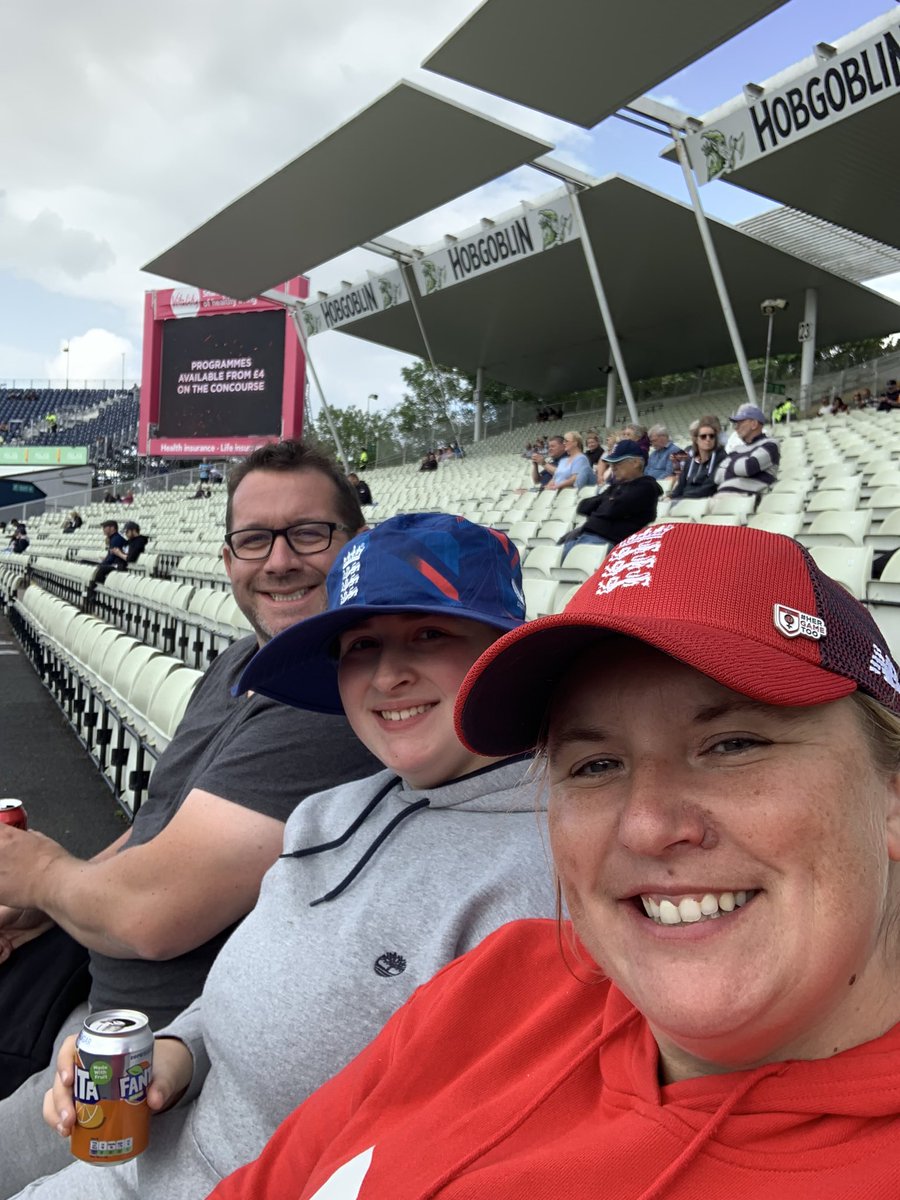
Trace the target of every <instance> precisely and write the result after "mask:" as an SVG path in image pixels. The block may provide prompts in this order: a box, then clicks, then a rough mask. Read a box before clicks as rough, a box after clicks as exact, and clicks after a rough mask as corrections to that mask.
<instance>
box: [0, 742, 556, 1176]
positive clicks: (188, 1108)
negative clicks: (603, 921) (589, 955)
mask: <svg viewBox="0 0 900 1200" xmlns="http://www.w3.org/2000/svg"><path fill="white" fill-rule="evenodd" d="M528 767H529V763H528V762H527V761H524V760H521V759H520V760H513V761H507V762H505V763H502V764H500V765H498V766H494V767H488V768H485V769H483V770H480V771H476V772H474V773H473V774H471V775H467V776H465V777H464V778H462V779H458V780H456V781H455V782H453V783H449V784H446V785H445V786H443V787H438V788H431V789H427V790H425V791H415V790H413V789H412V788H408V787H407V786H406V785H405V784H404V783H403V782H402V781H401V780H400V779H398V778H397V776H396V775H393V774H392V773H391V772H390V771H382V772H380V773H379V774H377V775H374V776H372V777H371V778H369V779H364V780H360V781H359V782H357V783H349V784H345V785H342V786H341V787H338V788H334V789H332V790H331V791H328V792H321V793H319V794H318V795H316V796H310V797H309V798H308V799H307V800H305V801H304V802H303V803H302V804H301V805H300V806H299V807H298V808H297V809H296V811H295V812H294V814H293V815H292V816H291V818H290V819H289V821H288V823H287V826H286V828H285V835H284V849H285V854H284V855H282V857H281V858H280V859H279V860H278V861H277V862H276V863H275V865H274V866H273V867H272V868H271V869H270V870H269V872H268V873H267V874H266V876H265V878H264V879H263V884H262V890H261V891H260V896H259V901H258V903H257V905H256V908H255V909H254V910H253V911H252V912H251V913H250V914H249V915H248V916H247V917H246V919H245V920H244V922H243V923H242V924H241V925H240V926H239V927H238V929H237V930H236V931H235V933H234V934H233V935H232V937H231V938H230V939H229V941H228V942H227V943H226V944H225V946H224V947H223V949H222V951H221V952H220V954H219V956H218V958H217V959H216V961H215V963H214V964H213V967H212V970H211V971H210V973H209V976H208V978H207V981H206V986H205V988H204V990H203V995H202V996H201V997H200V998H199V999H198V1000H197V1001H196V1002H195V1003H194V1004H193V1005H192V1006H191V1007H190V1008H189V1009H187V1010H185V1012H183V1013H182V1014H181V1015H180V1016H178V1017H177V1018H176V1019H175V1021H174V1022H173V1023H172V1024H171V1025H169V1026H168V1027H167V1028H166V1029H165V1030H162V1031H161V1032H160V1034H159V1035H158V1036H165V1037H178V1038H181V1039H182V1040H183V1041H185V1042H186V1043H187V1044H188V1046H189V1047H190V1049H191V1052H192V1053H193V1055H194V1061H195V1070H194V1078H193V1080H192V1082H191V1087H190V1089H189V1091H188V1093H187V1095H186V1096H185V1099H184V1100H183V1101H182V1103H181V1104H180V1105H179V1107H178V1108H176V1109H174V1110H172V1111H171V1112H169V1113H165V1114H163V1115H162V1116H160V1117H155V1118H154V1119H153V1122H152V1126H151V1140H150V1147H149V1149H148V1150H147V1151H146V1152H145V1153H144V1154H143V1155H142V1156H141V1157H140V1158H138V1159H136V1160H134V1161H133V1162H131V1163H126V1164H124V1165H122V1166H116V1167H106V1168H105V1169H104V1170H103V1171H98V1170H97V1169H96V1167H90V1166H86V1165H83V1164H74V1165H73V1166H72V1167H69V1168H67V1169H66V1170H65V1171H63V1172H60V1173H59V1174H58V1175H54V1176H50V1177H48V1179H46V1180H45V1181H44V1182H43V1183H38V1184H33V1185H32V1186H31V1187H30V1188H26V1189H25V1191H24V1192H22V1193H20V1195H22V1196H27V1197H29V1200H32V1198H34V1200H37V1198H38V1197H40V1200H49V1198H50V1197H58V1198H60V1200H112V1198H113V1197H115V1198H117V1200H124V1198H125V1197H128V1198H131V1197H134V1198H137V1197H140V1200H201V1197H205V1196H206V1195H207V1194H208V1192H209V1191H210V1190H211V1189H212V1188H213V1187H214V1186H215V1185H216V1184H217V1183H218V1182H219V1180H220V1179H221V1178H222V1177H223V1176H225V1175H227V1174H229V1173H230V1172H231V1171H233V1170H235V1169H236V1168H237V1167H239V1166H240V1165H241V1164H243V1163H245V1162H248V1161H250V1160H251V1159H253V1158H255V1157H256V1156H257V1155H258V1154H259V1152H260V1151H261V1150H262V1148H263V1146H264V1144H265V1142H266V1141H267V1140H268V1139H269V1137H270V1136H271V1135H272V1133H273V1132H274V1130H275V1128H276V1126H277V1125H278V1124H279V1123H280V1122H281V1121H282V1120H283V1118H284V1117H286V1116H287V1114H288V1113H289V1112H290V1111H291V1110H292V1109H293V1108H295V1107H296V1106H297V1105H298V1104H299V1103H300V1102H301V1101H302V1100H303V1099H304V1098H305V1097H306V1096H308V1095H309V1094H310V1092H312V1091H314V1090H315V1088H317V1087H318V1086H319V1085H320V1084H322V1083H323V1082H324V1081H325V1080H326V1079H328V1078H330V1076H331V1075H333V1074H335V1073H336V1072H337V1071H339V1070H340V1069H341V1067H343V1066H344V1065H345V1064H346V1063H347V1062H349V1061H350V1059H351V1058H353V1056H354V1055H355V1054H357V1053H358V1052H359V1051H360V1050H361V1049H362V1048H363V1046H365V1045H366V1043H367V1042H369V1041H370V1040H371V1039H372V1037H373V1036H374V1035H375V1034H376V1033H377V1032H378V1030H379V1029H380V1028H381V1026H382V1025H383V1024H384V1022H385V1021H386V1020H387V1018H388V1017H389V1016H390V1015H391V1014H392V1013H393V1012H394V1011H395V1010H396V1009H397V1008H399V1006H400V1005H401V1004H403V1002H404V1001H405V1000H406V999H407V998H408V997H409V996H410V995H411V994H412V992H413V991H414V990H415V989H416V987H418V985H419V984H420V983H423V982H425V980H427V979H429V978H430V977H431V976H432V975H433V974H434V972H435V971H436V970H438V968H440V967H442V966H443V965H444V964H446V963H448V962H450V961H451V960H452V959H453V958H456V957H457V956H458V955H459V954H462V953H464V952H465V951H466V950H469V949H471V948H472V947H473V946H475V945H476V944H477V943H478V942H479V941H481V939H482V938H483V937H485V936H486V935H487V934H488V933H490V932H491V931H492V930H494V929H496V928H497V927H498V926H499V925H502V924H504V923H505V922H506V921H511V920H514V919H515V918H517V917H546V916H552V915H553V914H554V912H555V908H556V892H555V886H554V884H553V878H554V877H553V871H552V868H551V866H550V862H549V853H548V851H547V850H546V848H545V843H544V839H543V837H542V821H541V818H540V815H539V809H543V807H544V805H543V802H542V799H540V798H539V797H541V796H542V790H541V789H539V788H538V786H537V785H536V784H535V783H533V782H528V780H527V772H528ZM426 801H427V803H426ZM373 847H374V849H372V848H373ZM326 896H331V898H330V899H323V897H326ZM201 1089H202V1090H201Z"/></svg>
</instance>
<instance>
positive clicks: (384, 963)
mask: <svg viewBox="0 0 900 1200" xmlns="http://www.w3.org/2000/svg"><path fill="white" fill-rule="evenodd" d="M405 970H406V959H405V958H404V957H403V955H402V954H395V953H394V951H393V950H387V951H385V953H384V954H382V955H381V956H380V957H379V958H376V959H375V974H376V975H382V976H384V978H385V979H388V978H390V977H391V976H392V975H402V974H403V972H404V971H405Z"/></svg>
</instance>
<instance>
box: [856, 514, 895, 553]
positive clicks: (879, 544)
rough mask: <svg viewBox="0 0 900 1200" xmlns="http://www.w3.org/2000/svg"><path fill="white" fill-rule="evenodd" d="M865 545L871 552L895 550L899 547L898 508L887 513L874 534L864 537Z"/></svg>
mask: <svg viewBox="0 0 900 1200" xmlns="http://www.w3.org/2000/svg"><path fill="white" fill-rule="evenodd" d="M865 544H866V545H867V546H871V547H872V548H873V550H896V549H898V547H900V508H895V509H894V511H893V512H889V513H888V515H887V516H886V517H885V518H884V520H883V521H882V522H881V524H880V525H879V526H878V528H877V529H876V530H875V532H874V533H869V534H867V535H866V539H865Z"/></svg>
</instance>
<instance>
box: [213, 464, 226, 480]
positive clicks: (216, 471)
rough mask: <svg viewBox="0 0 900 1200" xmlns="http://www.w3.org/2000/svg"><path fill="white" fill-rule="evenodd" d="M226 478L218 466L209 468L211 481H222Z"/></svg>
mask: <svg viewBox="0 0 900 1200" xmlns="http://www.w3.org/2000/svg"><path fill="white" fill-rule="evenodd" d="M224 478H225V477H224V475H223V474H222V472H221V471H220V470H219V468H218V467H210V468H209V482H210V483H221V482H222V480H223V479H224Z"/></svg>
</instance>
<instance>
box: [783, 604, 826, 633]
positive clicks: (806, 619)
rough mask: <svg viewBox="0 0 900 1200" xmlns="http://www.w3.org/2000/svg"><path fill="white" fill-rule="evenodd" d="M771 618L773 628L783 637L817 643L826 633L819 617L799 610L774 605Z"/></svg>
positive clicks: (784, 605) (823, 623)
mask: <svg viewBox="0 0 900 1200" xmlns="http://www.w3.org/2000/svg"><path fill="white" fill-rule="evenodd" d="M772 616H773V618H774V621H775V628H776V629H777V630H778V632H779V633H783V634H784V636H785V637H789V638H795V637H805V638H810V639H811V640H812V641H814V642H817V641H818V640H819V638H823V637H824V636H825V634H826V633H827V632H828V631H827V629H826V628H825V622H824V621H823V620H822V618H821V617H816V616H813V614H812V613H805V612H801V611H800V609H799V608H788V606H787V605H786V604H776V605H775V607H774V609H773V610H772Z"/></svg>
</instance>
